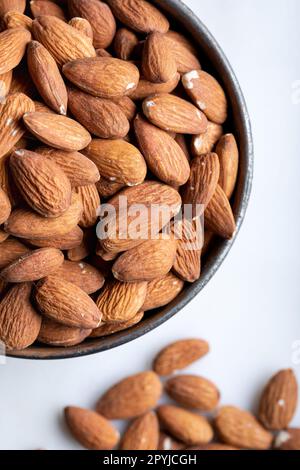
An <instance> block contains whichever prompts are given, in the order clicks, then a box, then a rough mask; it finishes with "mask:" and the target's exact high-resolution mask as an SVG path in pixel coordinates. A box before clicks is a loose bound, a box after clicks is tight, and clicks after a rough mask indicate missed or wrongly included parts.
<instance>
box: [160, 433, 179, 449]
mask: <svg viewBox="0 0 300 470" xmlns="http://www.w3.org/2000/svg"><path fill="white" fill-rule="evenodd" d="M183 449H185V444H184V443H183V442H179V441H177V440H176V439H174V438H173V437H171V436H170V435H168V434H166V433H165V432H163V431H161V432H160V434H159V442H158V450H168V451H170V450H183Z"/></svg>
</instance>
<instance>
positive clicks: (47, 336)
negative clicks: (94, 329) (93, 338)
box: [37, 318, 91, 347]
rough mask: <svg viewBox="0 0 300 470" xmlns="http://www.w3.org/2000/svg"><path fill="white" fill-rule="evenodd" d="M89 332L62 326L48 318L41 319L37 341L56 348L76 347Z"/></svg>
mask: <svg viewBox="0 0 300 470" xmlns="http://www.w3.org/2000/svg"><path fill="white" fill-rule="evenodd" d="M90 332H91V330H84V329H82V328H74V327H70V326H64V325H61V324H60V323H56V322H55V321H53V320H49V319H48V318H43V321H42V326H41V329H40V332H39V335H38V337H37V341H39V342H40V343H43V344H49V345H50V346H56V347H69V346H76V345H77V344H80V343H82V341H84V340H85V338H87V337H88V336H89V334H90Z"/></svg>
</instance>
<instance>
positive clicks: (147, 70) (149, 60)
mask: <svg viewBox="0 0 300 470" xmlns="http://www.w3.org/2000/svg"><path fill="white" fill-rule="evenodd" d="M142 71H143V75H144V77H145V78H146V79H147V80H149V81H150V82H154V83H165V82H168V81H170V80H172V78H173V77H175V76H176V73H177V64H176V61H175V58H174V57H173V55H172V53H170V50H169V42H168V40H167V39H166V36H165V35H164V34H161V33H158V32H154V33H151V34H149V35H148V37H147V39H146V41H145V45H144V49H143V60H142Z"/></svg>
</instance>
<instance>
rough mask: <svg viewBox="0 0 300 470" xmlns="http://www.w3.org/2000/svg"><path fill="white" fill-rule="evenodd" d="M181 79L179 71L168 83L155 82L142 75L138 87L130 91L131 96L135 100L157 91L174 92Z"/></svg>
mask: <svg viewBox="0 0 300 470" xmlns="http://www.w3.org/2000/svg"><path fill="white" fill-rule="evenodd" d="M179 80H180V75H179V73H177V74H176V75H175V76H174V78H172V79H171V80H169V81H168V82H166V83H153V82H149V80H146V79H145V78H143V77H141V79H140V81H139V83H138V86H137V88H136V89H135V90H134V91H133V92H132V93H130V98H131V99H133V100H134V101H138V100H143V99H145V98H148V96H150V95H153V94H157V93H172V91H174V90H175V88H176V87H177V85H178V83H179Z"/></svg>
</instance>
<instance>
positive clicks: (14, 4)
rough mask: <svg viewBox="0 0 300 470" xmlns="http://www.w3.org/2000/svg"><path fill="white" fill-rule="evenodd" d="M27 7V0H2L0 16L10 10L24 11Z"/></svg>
mask: <svg viewBox="0 0 300 470" xmlns="http://www.w3.org/2000/svg"><path fill="white" fill-rule="evenodd" d="M25 8H26V0H1V3H0V16H3V15H4V14H5V13H7V12H8V11H11V10H13V11H18V12H20V13H24V11H25Z"/></svg>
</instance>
